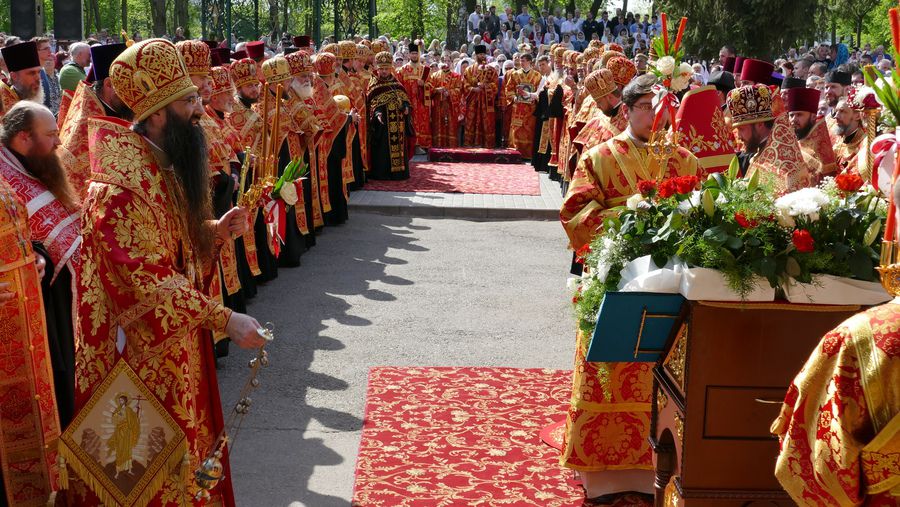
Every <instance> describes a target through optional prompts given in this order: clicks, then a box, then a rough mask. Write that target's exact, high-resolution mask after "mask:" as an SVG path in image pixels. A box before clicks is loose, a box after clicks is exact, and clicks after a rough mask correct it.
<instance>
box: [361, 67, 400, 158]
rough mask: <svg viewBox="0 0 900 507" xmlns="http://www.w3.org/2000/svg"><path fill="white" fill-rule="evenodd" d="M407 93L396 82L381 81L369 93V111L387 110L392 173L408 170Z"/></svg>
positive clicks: (386, 122) (386, 117) (385, 120)
mask: <svg viewBox="0 0 900 507" xmlns="http://www.w3.org/2000/svg"><path fill="white" fill-rule="evenodd" d="M404 99H406V93H405V92H404V91H403V88H402V87H400V86H398V84H397V82H396V81H394V80H388V81H379V82H377V83H376V84H374V85H373V86H372V88H371V90H370V91H369V104H368V110H369V111H370V112H374V111H375V110H377V109H378V108H381V107H383V108H385V112H386V116H385V119H384V122H385V124H386V125H387V129H388V135H389V139H390V140H391V142H390V155H391V172H395V173H396V172H403V171H405V170H406V124H405V120H404V117H405V114H404V102H405V101H404Z"/></svg>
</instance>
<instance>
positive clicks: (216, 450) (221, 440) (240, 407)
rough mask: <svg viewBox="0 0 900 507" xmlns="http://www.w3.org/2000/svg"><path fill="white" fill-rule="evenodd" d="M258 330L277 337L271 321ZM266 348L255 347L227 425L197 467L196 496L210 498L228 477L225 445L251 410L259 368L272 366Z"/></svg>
mask: <svg viewBox="0 0 900 507" xmlns="http://www.w3.org/2000/svg"><path fill="white" fill-rule="evenodd" d="M256 332H257V333H259V335H260V336H261V337H263V338H264V339H265V340H266V343H268V342H271V341H272V340H273V339H274V338H275V326H274V325H273V324H272V323H271V322H268V323H266V327H264V328H259V329H257V330H256ZM265 349H266V344H263V346H262V347H260V348H259V349H258V350H257V351H256V357H254V358H253V359H251V360H250V362H249V363H248V365H247V366H248V367H249V368H250V377H249V378H248V379H247V382H246V383H245V384H244V387H243V388H242V389H241V394H240V396H239V397H238V401H237V403H235V405H234V408H233V409H232V410H231V414H229V415H228V419H227V420H226V421H225V427H224V428H222V432H221V433H219V437H218V438H217V439H216V443H215V445H213V447H212V450H210V452H209V453H208V454H207V455H206V457H205V458H204V459H203V461H201V462H200V466H199V467H197V469H196V470H195V471H194V484H195V485H196V486H197V488H199V489H198V491H197V494H196V495H195V496H194V499H195V500H201V501H208V500H209V498H210V494H209V492H210V491H212V489H213V488H215V487H216V486H218V484H219V483H220V482H221V481H222V479H224V478H225V468H224V467H223V466H222V456H223V451H224V450H225V446H226V445H227V444H228V443H229V442H233V441H234V439H235V437H237V434H238V432H239V431H240V429H241V424H243V422H244V416H246V415H247V413H249V412H250V405H251V404H252V400H251V399H250V393H251V392H252V391H253V390H254V389H256V388H257V387H259V379H258V378H257V376H258V375H259V370H260V369H261V368H264V367H266V366H269V354H268V353H267V352H266V350H265ZM185 459H187V456H185Z"/></svg>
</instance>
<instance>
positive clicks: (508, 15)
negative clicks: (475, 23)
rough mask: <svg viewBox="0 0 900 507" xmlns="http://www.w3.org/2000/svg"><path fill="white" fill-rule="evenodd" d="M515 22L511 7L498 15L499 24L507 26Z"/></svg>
mask: <svg viewBox="0 0 900 507" xmlns="http://www.w3.org/2000/svg"><path fill="white" fill-rule="evenodd" d="M514 22H515V16H513V11H512V7H507V8H505V9H504V10H503V12H502V13H500V23H507V24H508V25H509V26H512V24H513V23H514Z"/></svg>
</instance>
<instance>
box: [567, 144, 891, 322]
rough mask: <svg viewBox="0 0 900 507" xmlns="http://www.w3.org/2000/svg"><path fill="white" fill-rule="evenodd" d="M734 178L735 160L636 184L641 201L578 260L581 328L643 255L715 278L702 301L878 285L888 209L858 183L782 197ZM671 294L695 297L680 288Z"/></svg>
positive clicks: (851, 179) (655, 263)
mask: <svg viewBox="0 0 900 507" xmlns="http://www.w3.org/2000/svg"><path fill="white" fill-rule="evenodd" d="M737 175H738V167H737V163H736V159H735V161H734V162H733V163H732V165H731V167H730V168H729V170H728V171H726V172H724V173H716V174H712V175H710V176H709V177H708V179H707V180H706V181H703V182H701V181H700V180H699V179H698V178H697V177H696V176H680V177H673V178H668V179H665V180H663V181H661V182H659V183H657V182H651V181H642V182H640V183H639V184H638V188H639V190H640V193H639V194H635V195H634V196H632V197H631V198H629V199H628V201H627V203H626V205H625V206H622V207H619V208H617V209H616V210H615V211H616V214H614V215H613V216H611V217H609V218H607V219H606V221H605V222H604V227H603V231H602V232H601V233H600V234H598V235H597V236H596V237H595V238H594V240H593V241H592V242H591V244H590V246H588V247H585V248H583V249H582V250H580V251H579V252H578V257H579V258H580V259H582V261H583V262H584V264H585V266H586V268H587V269H585V274H584V275H582V277H581V278H580V279H578V280H575V284H574V287H573V289H574V290H575V296H574V298H573V303H574V305H575V312H576V316H577V319H578V321H579V325H580V327H581V328H582V329H583V330H585V331H591V330H592V329H593V327H594V325H595V324H596V322H595V319H596V315H597V312H598V311H599V308H600V304H601V303H602V301H603V297H604V295H605V294H606V292H609V291H616V290H620V289H621V288H622V287H623V286H624V285H625V284H626V283H627V282H628V280H626V279H623V274H625V275H626V276H632V274H633V273H632V271H633V270H630V269H626V266H627V265H629V263H630V262H632V261H635V260H636V259H638V258H641V257H644V256H649V257H650V259H651V260H652V263H650V264H651V265H650V269H651V270H653V269H663V268H664V267H667V266H668V267H671V266H673V265H674V266H675V268H673V269H674V270H675V271H676V272H677V273H686V272H689V271H691V270H696V269H697V268H700V269H705V270H714V271H715V272H717V273H718V275H719V276H718V277H716V278H705V279H704V280H703V282H702V283H707V284H710V283H711V284H718V286H717V287H714V288H713V289H714V290H713V291H706V292H705V293H710V292H712V293H715V294H724V296H725V297H724V298H723V299H727V300H735V301H741V300H746V299H747V298H748V295H750V294H751V293H754V291H759V290H760V289H767V290H768V291H770V292H769V300H772V299H773V298H774V290H775V289H776V288H777V289H779V290H783V288H786V287H788V286H792V285H796V284H798V283H799V284H812V285H815V284H816V282H817V280H819V278H820V277H824V276H830V277H838V278H844V279H853V280H856V281H861V282H863V283H865V282H870V281H871V280H873V279H875V276H876V272H875V266H876V265H877V263H878V259H879V251H878V250H877V249H878V247H879V246H880V244H881V243H880V238H881V231H882V224H883V223H884V218H885V214H886V203H885V201H884V199H883V198H881V197H880V196H879V194H878V193H877V192H876V191H875V190H874V189H872V188H871V187H867V186H864V185H863V184H862V180H861V179H860V178H859V176H858V175H844V176H840V177H838V178H835V179H830V178H829V179H826V181H825V182H824V183H823V184H822V186H821V187H820V188H808V189H803V190H800V191H797V192H794V193H791V194H787V195H784V196H781V197H777V196H776V192H775V189H774V188H773V187H772V186H771V185H769V184H767V183H764V182H761V181H760V175H759V173H758V172H755V171H752V172H751V173H750V174H748V175H747V176H746V177H744V178H739V177H738V176H737ZM667 269H668V268H667ZM679 276H680V275H679ZM672 292H681V293H682V294H683V295H685V297H688V298H692V297H691V293H692V289H690V288H688V289H686V288H685V286H684V285H683V284H682V285H681V286H680V288H679V287H676V288H674V290H672ZM700 299H706V298H705V297H704V298H700Z"/></svg>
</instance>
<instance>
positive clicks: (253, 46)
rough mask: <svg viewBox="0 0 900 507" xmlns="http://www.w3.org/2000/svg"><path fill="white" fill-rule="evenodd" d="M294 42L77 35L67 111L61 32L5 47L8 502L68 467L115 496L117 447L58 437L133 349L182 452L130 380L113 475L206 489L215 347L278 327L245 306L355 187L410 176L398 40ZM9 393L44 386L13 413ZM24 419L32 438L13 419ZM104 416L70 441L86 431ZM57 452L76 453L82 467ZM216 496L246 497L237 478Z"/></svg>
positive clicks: (0, 88) (3, 421)
mask: <svg viewBox="0 0 900 507" xmlns="http://www.w3.org/2000/svg"><path fill="white" fill-rule="evenodd" d="M292 42H293V45H292V46H291V47H290V48H289V49H284V50H282V51H281V52H279V54H277V55H273V54H269V55H268V56H267V55H266V49H265V44H264V43H263V42H262V41H259V42H250V43H247V44H244V45H243V47H242V48H241V49H240V50H237V51H231V50H230V49H228V48H220V47H218V45H217V44H215V43H207V42H204V41H199V40H183V41H181V42H178V43H177V44H172V43H171V42H170V41H168V40H166V39H150V40H146V41H142V42H134V41H128V42H127V43H121V44H115V43H113V44H94V45H88V44H83V45H80V44H73V45H72V46H70V47H69V48H68V49H69V53H70V55H74V59H73V60H72V63H70V64H67V66H71V67H72V68H73V69H75V70H77V71H78V74H77V76H73V77H69V73H68V72H66V68H67V67H64V68H63V70H62V72H61V73H60V75H59V82H60V84H59V85H57V84H55V82H51V86H59V88H58V89H57V94H58V95H59V101H58V102H59V103H58V105H55V104H49V105H48V104H47V100H46V99H47V98H48V97H49V95H50V94H48V93H45V88H44V87H45V85H46V84H47V79H46V77H47V76H48V75H50V72H49V69H51V68H52V67H51V66H50V65H49V64H48V63H47V62H48V61H50V60H53V59H55V58H54V55H53V54H52V52H51V51H50V50H49V48H48V42H47V40H46V39H44V38H36V39H33V40H29V41H24V42H23V41H17V40H15V39H7V40H6V43H5V44H4V46H3V47H2V49H0V54H2V57H3V62H4V72H3V82H2V83H0V199H2V201H3V203H4V208H3V210H4V212H3V213H2V214H0V216H2V220H0V234H2V236H3V238H2V240H0V245H2V247H0V250H2V252H3V255H2V265H0V301H2V305H0V309H2V314H3V318H4V319H5V320H7V323H8V325H6V324H5V325H4V329H5V331H4V335H5V336H4V339H7V340H9V343H10V344H13V345H11V350H13V353H12V355H10V356H9V358H8V359H9V361H10V363H9V364H10V365H11V367H10V369H7V372H8V374H9V377H8V378H9V380H10V381H9V382H8V383H7V384H6V386H7V387H4V388H3V389H4V394H5V395H6V398H5V399H6V400H7V401H4V402H0V430H2V431H4V434H3V437H4V438H3V444H2V446H0V455H2V456H3V458H4V460H5V461H4V463H5V466H4V467H3V474H4V481H5V485H6V488H5V490H2V493H3V495H4V500H8V501H9V504H10V505H25V504H29V505H30V504H36V503H43V502H44V501H46V499H47V498H48V495H50V493H51V492H53V491H55V490H57V489H58V488H59V486H60V484H62V483H64V482H68V483H69V484H70V485H71V484H72V483H77V484H79V486H73V487H70V488H69V489H68V490H67V491H66V493H65V496H64V498H65V501H67V502H69V504H71V505H99V502H100V499H103V498H107V497H106V496H105V495H106V494H107V492H104V491H102V488H100V489H98V487H97V484H99V483H98V482H97V480H99V479H96V478H90V477H89V476H90V472H86V470H88V469H90V468H91V467H92V466H94V465H97V464H99V465H100V469H99V470H101V471H102V469H103V467H104V466H106V464H107V461H106V459H105V458H101V457H100V455H99V454H97V455H93V454H91V456H92V458H91V459H94V460H95V461H96V463H93V464H92V463H87V462H86V461H85V460H82V459H72V458H71V455H69V454H65V453H64V452H63V447H62V446H60V447H59V448H57V443H58V441H59V439H60V434H61V432H64V431H65V430H66V428H67V427H69V426H70V425H72V424H73V420H75V419H76V418H78V417H81V418H82V420H88V421H92V420H93V419H92V417H94V416H91V415H90V414H89V413H90V411H91V410H93V409H95V408H96V405H97V402H95V401H91V400H93V399H94V398H95V397H97V396H100V395H102V392H103V390H104V389H105V388H106V387H104V386H106V385H108V384H110V383H112V384H113V385H118V384H117V382H119V380H117V379H118V378H119V377H117V376H116V375H117V374H116V373H115V372H119V371H120V370H121V368H120V367H119V366H118V365H120V364H125V365H127V366H128V367H129V368H130V370H131V371H133V372H134V374H135V375H136V376H137V378H139V379H140V381H141V382H142V383H143V385H145V386H146V388H147V389H149V391H148V392H152V393H154V394H153V396H155V397H156V398H157V399H158V402H159V403H160V404H161V405H160V406H162V407H165V410H166V411H167V413H168V416H167V417H171V419H172V420H173V421H174V422H175V424H176V426H175V427H176V428H178V430H179V431H181V432H183V434H184V436H185V439H186V449H185V451H184V456H183V459H182V457H179V459H178V463H179V464H180V465H179V466H181V467H182V468H183V473H180V474H173V475H172V477H175V479H172V478H171V477H169V476H168V473H169V472H171V470H168V469H159V468H156V469H152V467H151V463H150V462H149V461H147V460H142V461H139V460H137V459H136V458H134V457H133V456H132V453H133V452H137V451H136V450H135V449H136V447H135V446H148V445H150V444H151V443H152V442H147V441H141V440H139V436H138V433H140V432H138V431H137V430H136V429H135V428H130V429H129V426H128V424H131V423H129V419H128V418H127V417H126V415H127V414H129V413H133V412H134V411H138V412H139V411H140V410H141V403H140V401H139V400H141V399H147V398H146V396H147V395H146V394H142V393H133V392H125V391H123V392H122V393H119V394H117V395H116V403H118V405H117V409H116V412H115V414H119V415H115V418H116V421H120V422H121V424H122V425H123V426H122V427H121V428H120V427H119V426H118V424H116V426H115V430H114V432H113V434H112V435H109V436H108V438H109V439H110V444H109V445H110V451H109V452H108V454H107V456H109V457H110V459H111V460H112V461H111V463H112V464H111V465H110V466H112V469H111V470H112V472H111V473H112V475H111V476H110V477H108V479H109V480H118V479H119V478H120V475H122V474H127V475H129V476H135V477H138V478H140V477H141V474H142V473H145V472H146V471H147V470H150V472H146V473H148V474H149V473H152V474H155V475H153V476H152V477H151V476H150V475H148V476H147V477H145V478H143V479H142V480H147V481H152V483H153V484H155V485H156V486H154V488H152V490H148V491H147V492H146V497H145V498H144V500H147V501H150V500H153V499H154V498H155V500H153V502H151V503H154V504H162V505H168V504H169V503H170V502H174V503H173V504H178V505H182V504H183V503H182V497H181V495H184V501H187V502H188V503H190V502H191V501H193V500H192V499H193V498H194V496H195V494H196V493H197V492H198V491H199V486H198V484H199V482H197V481H195V480H193V479H192V477H193V475H194V470H195V469H196V468H197V467H198V466H200V465H201V464H202V463H205V461H204V460H206V459H207V456H209V455H211V454H212V453H213V451H214V450H215V449H213V445H214V444H215V442H216V441H215V436H216V435H218V434H220V432H221V431H222V430H223V419H222V407H221V404H220V401H219V397H218V387H217V385H216V380H215V379H216V376H215V358H216V357H221V356H223V355H227V353H228V343H229V341H231V342H234V343H236V344H237V345H238V346H241V347H244V348H258V347H260V346H261V345H262V344H263V343H264V341H265V337H266V333H265V329H263V328H262V327H261V326H260V324H259V323H258V322H257V321H256V320H255V319H253V318H252V317H250V316H249V315H246V313H245V312H246V300H247V299H250V298H252V297H254V295H255V294H256V293H257V291H258V290H263V289H261V285H262V284H265V283H266V282H268V281H270V280H272V279H274V278H276V277H277V276H278V272H279V270H280V269H284V268H294V267H297V266H299V265H300V260H301V256H302V254H303V253H304V252H305V251H306V250H308V249H310V248H312V247H313V246H314V245H315V244H316V239H317V236H318V235H319V234H320V232H321V231H322V230H323V228H325V227H335V226H339V225H341V224H343V223H344V222H345V221H346V220H347V219H348V205H347V200H348V195H349V192H351V191H355V190H357V189H359V188H362V186H363V185H364V184H365V181H366V180H367V179H368V178H382V179H400V178H405V177H408V174H409V173H408V171H409V155H410V149H411V148H412V146H411V145H410V144H409V140H408V139H407V135H408V134H409V135H411V134H412V125H411V123H410V121H409V117H410V115H409V111H410V107H411V101H410V99H409V97H408V96H407V92H406V90H405V89H404V88H403V86H402V85H401V84H400V81H398V80H397V78H395V73H394V66H393V63H394V62H393V55H392V53H389V52H387V51H381V49H380V48H379V45H378V44H372V45H370V44H357V43H356V42H354V41H341V42H339V43H338V44H330V45H327V46H325V47H323V48H321V50H320V51H318V52H314V51H313V49H312V47H311V43H310V40H309V37H296V38H294V39H293V41H292ZM82 47H84V48H85V49H82ZM314 53H315V56H314V57H313V54H314ZM45 64H46V66H45ZM75 70H73V71H72V72H75ZM45 71H47V72H46V73H45ZM420 77H422V76H420ZM69 79H71V80H72V81H73V82H74V84H75V86H74V90H70V89H68V88H66V87H65V86H64V83H66V82H68V80H69ZM410 79H412V77H410ZM415 103H416V102H414V101H413V102H412V104H415ZM49 106H53V109H51V107H49ZM121 388H122V387H121V385H120V386H119V387H117V389H121ZM10 393H19V394H21V395H22V396H26V399H34V400H43V401H42V402H40V403H35V404H33V405H30V404H26V405H28V406H27V407H23V408H22V409H21V410H22V411H24V412H22V411H19V409H16V410H12V409H11V408H10V406H9V403H13V402H15V400H14V399H13V398H11V396H13V395H12V394H10ZM129 400H130V401H129ZM135 403H136V404H135ZM100 405H101V407H100V408H96V409H97V410H101V411H102V410H106V407H103V406H102V403H101V404H100ZM148 409H149V406H146V405H145V406H144V410H148ZM22 414H25V416H27V417H25V416H23V415H22ZM104 414H105V412H104ZM20 416H21V417H25V420H27V421H28V424H29V426H28V427H29V428H30V430H29V431H19V430H18V429H16V428H18V427H19V426H16V425H15V424H12V423H11V422H10V420H8V418H10V417H20ZM134 420H136V419H132V421H134ZM85 424H87V423H85ZM104 424H105V423H104ZM104 428H105V427H100V426H97V425H95V426H93V427H90V428H89V430H88V429H85V428H81V429H80V433H79V434H78V435H77V436H76V437H73V438H78V439H79V440H78V441H80V442H82V443H81V445H83V446H87V445H88V444H87V443H86V442H88V440H89V439H88V435H93V434H96V435H100V436H103V435H104V431H106V430H105V429H104ZM160 429H161V428H160ZM90 432H93V433H90ZM128 435H131V436H128ZM145 436H146V433H145ZM150 436H151V437H152V434H151V435H150ZM132 437H133V440H132ZM104 438H105V437H104ZM113 441H115V442H117V443H116V444H115V446H114V447H113ZM129 442H130V443H129ZM120 444H121V446H120ZM137 448H144V447H137ZM58 456H60V457H61V458H62V457H64V456H69V457H70V459H69V460H68V461H69V463H68V469H69V470H70V471H74V472H75V474H74V475H75V476H74V477H73V476H69V479H68V480H67V481H63V480H62V479H61V477H65V476H67V475H68V474H67V473H66V472H65V470H66V468H67V466H66V464H65V462H66V460H65V459H61V458H60V459H58ZM144 458H146V455H144ZM87 461H90V459H88V460H87ZM226 467H227V461H226ZM70 473H71V472H70ZM178 477H184V478H183V479H178ZM85 485H87V486H88V487H87V488H85V487H84V486H85ZM173 492H181V493H178V494H176V493H173ZM212 494H213V497H214V498H213V500H215V501H217V502H220V503H221V504H223V505H233V504H234V500H233V495H232V491H231V487H230V485H229V484H228V483H227V480H226V481H225V482H223V483H222V484H220V485H219V486H218V487H216V488H215V489H214V490H213V492H212ZM173 495H175V496H173ZM60 498H61V497H60V496H57V499H60ZM198 498H199V497H198ZM104 501H105V500H104ZM4 503H5V502H4ZM145 503H146V502H145Z"/></svg>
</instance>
